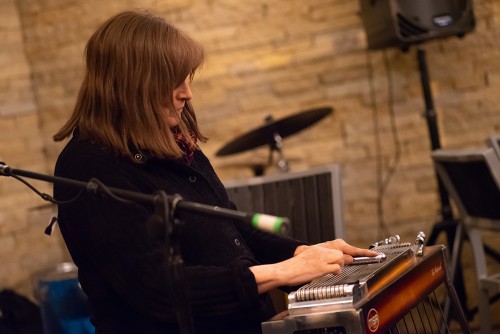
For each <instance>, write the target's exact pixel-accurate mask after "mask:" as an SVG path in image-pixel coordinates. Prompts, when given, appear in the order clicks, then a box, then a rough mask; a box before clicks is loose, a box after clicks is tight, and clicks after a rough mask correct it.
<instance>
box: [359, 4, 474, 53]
mask: <svg viewBox="0 0 500 334" xmlns="http://www.w3.org/2000/svg"><path fill="white" fill-rule="evenodd" d="M359 1H360V5H361V12H360V14H361V19H362V21H363V26H364V29H365V32H366V36H367V39H368V48H369V49H383V48H388V47H399V48H401V49H407V48H408V47H409V46H410V45H412V44H417V43H421V42H424V41H426V40H429V39H434V38H444V37H449V36H458V37H463V36H464V35H465V34H466V33H468V32H470V31H472V30H474V27H475V18H474V12H473V8H472V0H359Z"/></svg>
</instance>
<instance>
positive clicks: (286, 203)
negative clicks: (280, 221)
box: [225, 165, 344, 243]
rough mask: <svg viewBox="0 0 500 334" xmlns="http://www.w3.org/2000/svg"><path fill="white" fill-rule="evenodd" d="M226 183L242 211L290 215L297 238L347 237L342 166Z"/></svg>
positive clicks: (314, 241)
mask: <svg viewBox="0 0 500 334" xmlns="http://www.w3.org/2000/svg"><path fill="white" fill-rule="evenodd" d="M225 185H226V189H227V192H228V195H229V198H230V199H231V200H232V201H233V202H234V203H235V204H236V206H237V207H238V210H241V211H246V212H259V213H266V214H271V215H276V216H284V217H288V218H289V219H290V221H291V236H292V237H293V238H296V239H299V240H304V241H307V242H310V243H318V242H323V241H327V240H332V239H334V238H344V235H343V222H342V220H343V217H342V199H341V184H340V168H339V166H338V165H328V166H324V167H321V168H319V169H318V168H317V169H314V170H311V171H308V172H306V173H286V174H279V175H275V176H264V177H256V178H252V179H249V180H246V181H240V182H227V183H226V184H225Z"/></svg>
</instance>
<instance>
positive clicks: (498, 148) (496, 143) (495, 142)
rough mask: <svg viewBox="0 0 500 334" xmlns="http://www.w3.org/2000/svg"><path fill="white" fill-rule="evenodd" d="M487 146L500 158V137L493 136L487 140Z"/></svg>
mask: <svg viewBox="0 0 500 334" xmlns="http://www.w3.org/2000/svg"><path fill="white" fill-rule="evenodd" d="M486 145H487V146H488V147H491V148H492V149H493V150H494V151H495V153H496V154H497V155H498V157H499V158H500V135H498V134H497V135H491V136H490V137H488V139H486Z"/></svg>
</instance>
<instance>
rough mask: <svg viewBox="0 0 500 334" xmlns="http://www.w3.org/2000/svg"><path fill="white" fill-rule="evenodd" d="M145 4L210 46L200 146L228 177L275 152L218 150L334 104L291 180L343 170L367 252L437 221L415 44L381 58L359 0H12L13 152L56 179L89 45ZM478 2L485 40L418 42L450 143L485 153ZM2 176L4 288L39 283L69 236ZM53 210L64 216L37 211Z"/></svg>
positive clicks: (489, 92) (1, 52)
mask: <svg viewBox="0 0 500 334" xmlns="http://www.w3.org/2000/svg"><path fill="white" fill-rule="evenodd" d="M139 7H140V8H151V9H153V10H154V11H155V12H157V13H159V14H161V15H163V16H164V17H165V18H166V19H167V20H169V21H171V22H173V23H174V24H176V25H177V26H179V27H180V28H182V29H184V30H185V31H187V32H188V33H190V34H191V35H192V36H193V37H194V38H195V39H197V40H199V41H200V42H201V43H202V44H203V45H205V47H206V50H207V52H208V54H209V58H208V62H207V64H206V65H205V66H204V68H203V69H202V70H201V71H200V72H199V74H198V75H197V77H196V79H195V82H194V85H193V93H194V96H195V98H194V100H193V103H194V105H195V108H196V109H197V112H198V115H199V116H198V117H199V120H200V123H201V127H202V129H203V130H204V132H205V134H206V135H208V136H209V137H210V138H211V139H210V140H209V142H208V143H207V144H206V145H204V146H203V147H202V148H203V150H204V151H205V152H206V154H207V155H208V156H209V157H210V158H211V159H212V161H213V163H214V166H215V168H216V170H217V172H218V173H219V174H220V176H221V178H222V179H223V180H234V179H245V178H247V177H249V176H252V170H251V168H250V166H249V165H250V164H260V163H266V160H267V158H268V148H266V147H262V148H257V149H254V150H251V151H248V152H243V153H240V154H235V155H232V156H228V157H216V156H215V152H216V151H217V150H218V149H219V148H221V147H222V146H223V145H224V144H226V143H227V142H229V141H231V140H232V139H234V138H236V137H237V136H239V135H241V134H244V133H246V132H248V131H250V130H252V129H254V128H256V127H258V126H260V125H262V124H263V122H264V119H265V117H266V116H267V115H272V116H273V117H274V118H275V119H279V118H282V117H286V116H288V115H290V114H293V113H295V112H299V111H302V110H306V109H312V108H316V107H323V106H331V107H333V108H334V112H333V114H332V115H331V116H328V117H327V118H325V119H324V120H322V121H321V122H319V123H317V124H315V125H314V126H312V127H310V128H308V129H306V130H304V131H302V132H300V133H298V134H296V135H293V136H290V137H288V138H286V139H285V141H284V145H285V148H284V153H285V156H286V157H287V158H288V159H289V160H290V164H291V169H292V171H299V170H306V169H308V168H310V167H313V166H317V165H324V164H331V163H336V164H339V165H341V167H342V170H343V177H342V180H343V195H344V203H343V204H344V211H345V217H344V218H345V230H346V236H345V237H346V239H347V240H348V241H350V242H351V243H354V244H358V245H368V244H370V243H372V242H373V241H375V240H377V239H379V238H381V237H384V236H387V235H388V234H396V233H397V234H400V235H402V236H403V238H406V239H408V238H409V239H410V240H413V238H414V237H415V236H416V233H417V232H418V231H420V230H423V231H425V232H427V233H430V230H431V228H432V226H433V224H434V223H435V222H436V221H439V219H440V215H439V208H440V203H439V197H438V195H437V192H436V181H435V175H434V170H433V168H432V164H431V160H430V151H431V150H430V147H431V144H430V140H429V131H428V128H427V123H426V119H425V117H423V112H424V109H425V105H424V99H423V95H422V89H421V82H420V76H419V71H418V64H417V58H416V48H410V50H409V51H408V52H402V51H400V50H397V49H386V50H380V51H368V50H367V42H366V38H365V32H364V30H363V27H362V24H361V20H360V17H359V4H358V2H357V1H346V0H308V1H302V0H253V1H240V0H218V1H208V0H205V1H194V0H169V1H165V0H162V1H152V0H150V1H145V0H143V1H132V0H129V1H96V0H89V1H69V0H44V1H42V0H18V1H15V0H10V1H8V0H7V1H2V2H0V15H1V17H2V20H0V35H1V36H2V37H3V38H2V42H1V43H2V48H0V66H1V68H2V70H1V71H0V87H1V90H0V131H1V133H2V140H1V141H0V158H2V159H3V160H4V161H6V162H7V163H8V164H9V165H12V166H14V167H16V168H25V169H28V170H32V171H36V172H41V173H51V172H52V168H53V166H54V162H55V159H56V157H57V154H58V153H59V151H60V150H61V148H62V144H61V143H57V144H56V143H54V142H53V141H52V140H51V136H52V135H53V134H54V132H55V131H56V130H57V129H58V128H59V127H60V126H61V125H62V124H63V122H64V121H65V119H66V118H67V117H68V115H69V114H70V113H71V110H72V107H73V105H74V101H75V97H76V94H77V91H78V88H79V84H80V80H81V77H82V59H83V57H82V52H83V48H84V45H85V43H86V41H87V40H88V38H89V37H90V35H91V33H92V32H93V31H94V30H95V28H96V27H97V26H98V25H99V24H100V23H101V22H103V21H104V20H105V19H106V18H108V17H109V16H111V15H113V14H115V13H117V12H119V11H122V10H125V9H133V8H139ZM474 9H475V15H476V20H477V27H476V29H475V31H474V32H473V33H471V34H468V35H466V36H465V38H463V39H459V38H455V37H452V38H446V39H437V40H433V41H428V42H426V43H424V44H422V45H421V46H420V48H421V49H422V50H424V51H425V52H426V56H427V63H428V69H429V74H430V78H431V89H432V92H433V96H434V102H435V108H436V112H437V115H438V125H439V130H440V134H441V144H442V146H443V147H469V146H483V145H484V140H485V139H486V138H487V137H488V136H489V135H491V134H493V133H498V132H500V111H499V107H498V106H499V105H500V94H498V92H499V91H500V2H498V1H495V0H481V1H474ZM266 173H267V174H271V173H277V170H276V168H274V167H273V166H271V167H269V168H267V170H266ZM0 181H1V182H0V207H1V211H0V256H1V258H2V263H3V265H2V268H7V269H8V270H2V271H1V272H0V287H6V286H14V287H16V286H26V282H27V281H28V280H29V275H30V273H32V272H33V271H35V270H36V269H39V268H40V267H43V266H47V265H49V264H51V263H57V262H60V261H63V260H65V259H67V255H66V254H65V253H64V252H65V251H64V247H61V242H60V238H59V236H58V235H57V233H56V236H55V237H54V238H52V239H49V240H47V237H46V236H44V235H43V233H42V231H41V230H43V226H39V225H44V223H43V224H39V223H33V224H32V223H30V212H33V211H34V210H35V212H36V210H37V209H36V208H38V207H39V206H40V205H42V203H43V201H42V200H40V199H38V198H37V197H36V196H35V195H33V194H32V193H31V192H30V191H29V190H28V189H27V188H26V187H25V186H23V185H21V184H20V183H19V182H16V181H15V180H7V179H2V180H0ZM37 185H38V184H37ZM38 186H39V188H40V189H43V190H44V191H47V192H50V186H47V185H45V184H43V183H42V184H39V185H38ZM43 215H46V216H50V213H47V212H46V210H45V209H43V208H42V209H41V212H40V214H39V215H36V216H37V217H42V216H43ZM44 219H45V218H44ZM44 219H42V220H44ZM47 220H48V218H47ZM359 231H363V233H359ZM497 244H498V243H497ZM53 248H56V249H57V250H56V251H53V250H51V249H53ZM61 248H62V250H59V249H61ZM42 250H43V251H42ZM52 252H53V253H54V254H55V255H54V256H52V257H50V261H49V260H47V259H45V258H44V257H45V254H51V253H52ZM39 258H40V259H39ZM51 261H52V262H51Z"/></svg>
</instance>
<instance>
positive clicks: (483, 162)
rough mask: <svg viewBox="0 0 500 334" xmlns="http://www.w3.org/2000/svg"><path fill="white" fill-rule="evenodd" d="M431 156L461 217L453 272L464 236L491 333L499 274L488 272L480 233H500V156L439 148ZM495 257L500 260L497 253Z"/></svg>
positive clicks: (491, 151)
mask: <svg viewBox="0 0 500 334" xmlns="http://www.w3.org/2000/svg"><path fill="white" fill-rule="evenodd" d="M431 157H432V159H433V162H434V165H435V167H436V170H437V172H438V174H439V177H440V178H441V180H442V182H443V184H444V186H445V187H446V189H447V190H448V193H449V195H450V197H451V199H452V200H453V201H454V203H455V204H456V206H457V209H458V212H459V215H460V218H461V219H460V222H459V226H458V228H457V233H456V236H455V242H454V245H453V251H452V254H453V256H452V261H451V271H452V275H453V274H454V272H455V269H456V265H457V263H458V254H459V253H460V252H459V251H458V252H457V249H456V248H457V247H460V243H461V241H462V239H463V238H464V237H465V238H466V239H468V240H469V242H470V244H471V247H472V251H473V255H474V261H475V269H476V278H477V289H478V310H479V320H480V324H481V333H490V332H491V315H490V312H489V303H490V298H489V292H498V291H500V273H496V274H490V275H488V272H487V265H486V257H485V254H487V253H488V252H487V251H486V247H484V245H483V241H482V238H481V235H480V232H481V231H484V230H488V231H494V232H500V205H499V203H500V159H499V157H498V156H497V154H496V153H495V151H494V149H493V148H483V149H455V150H451V149H447V150H436V151H434V152H433V153H432V154H431ZM495 257H496V260H497V261H498V260H499V257H498V254H496V256H495Z"/></svg>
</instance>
